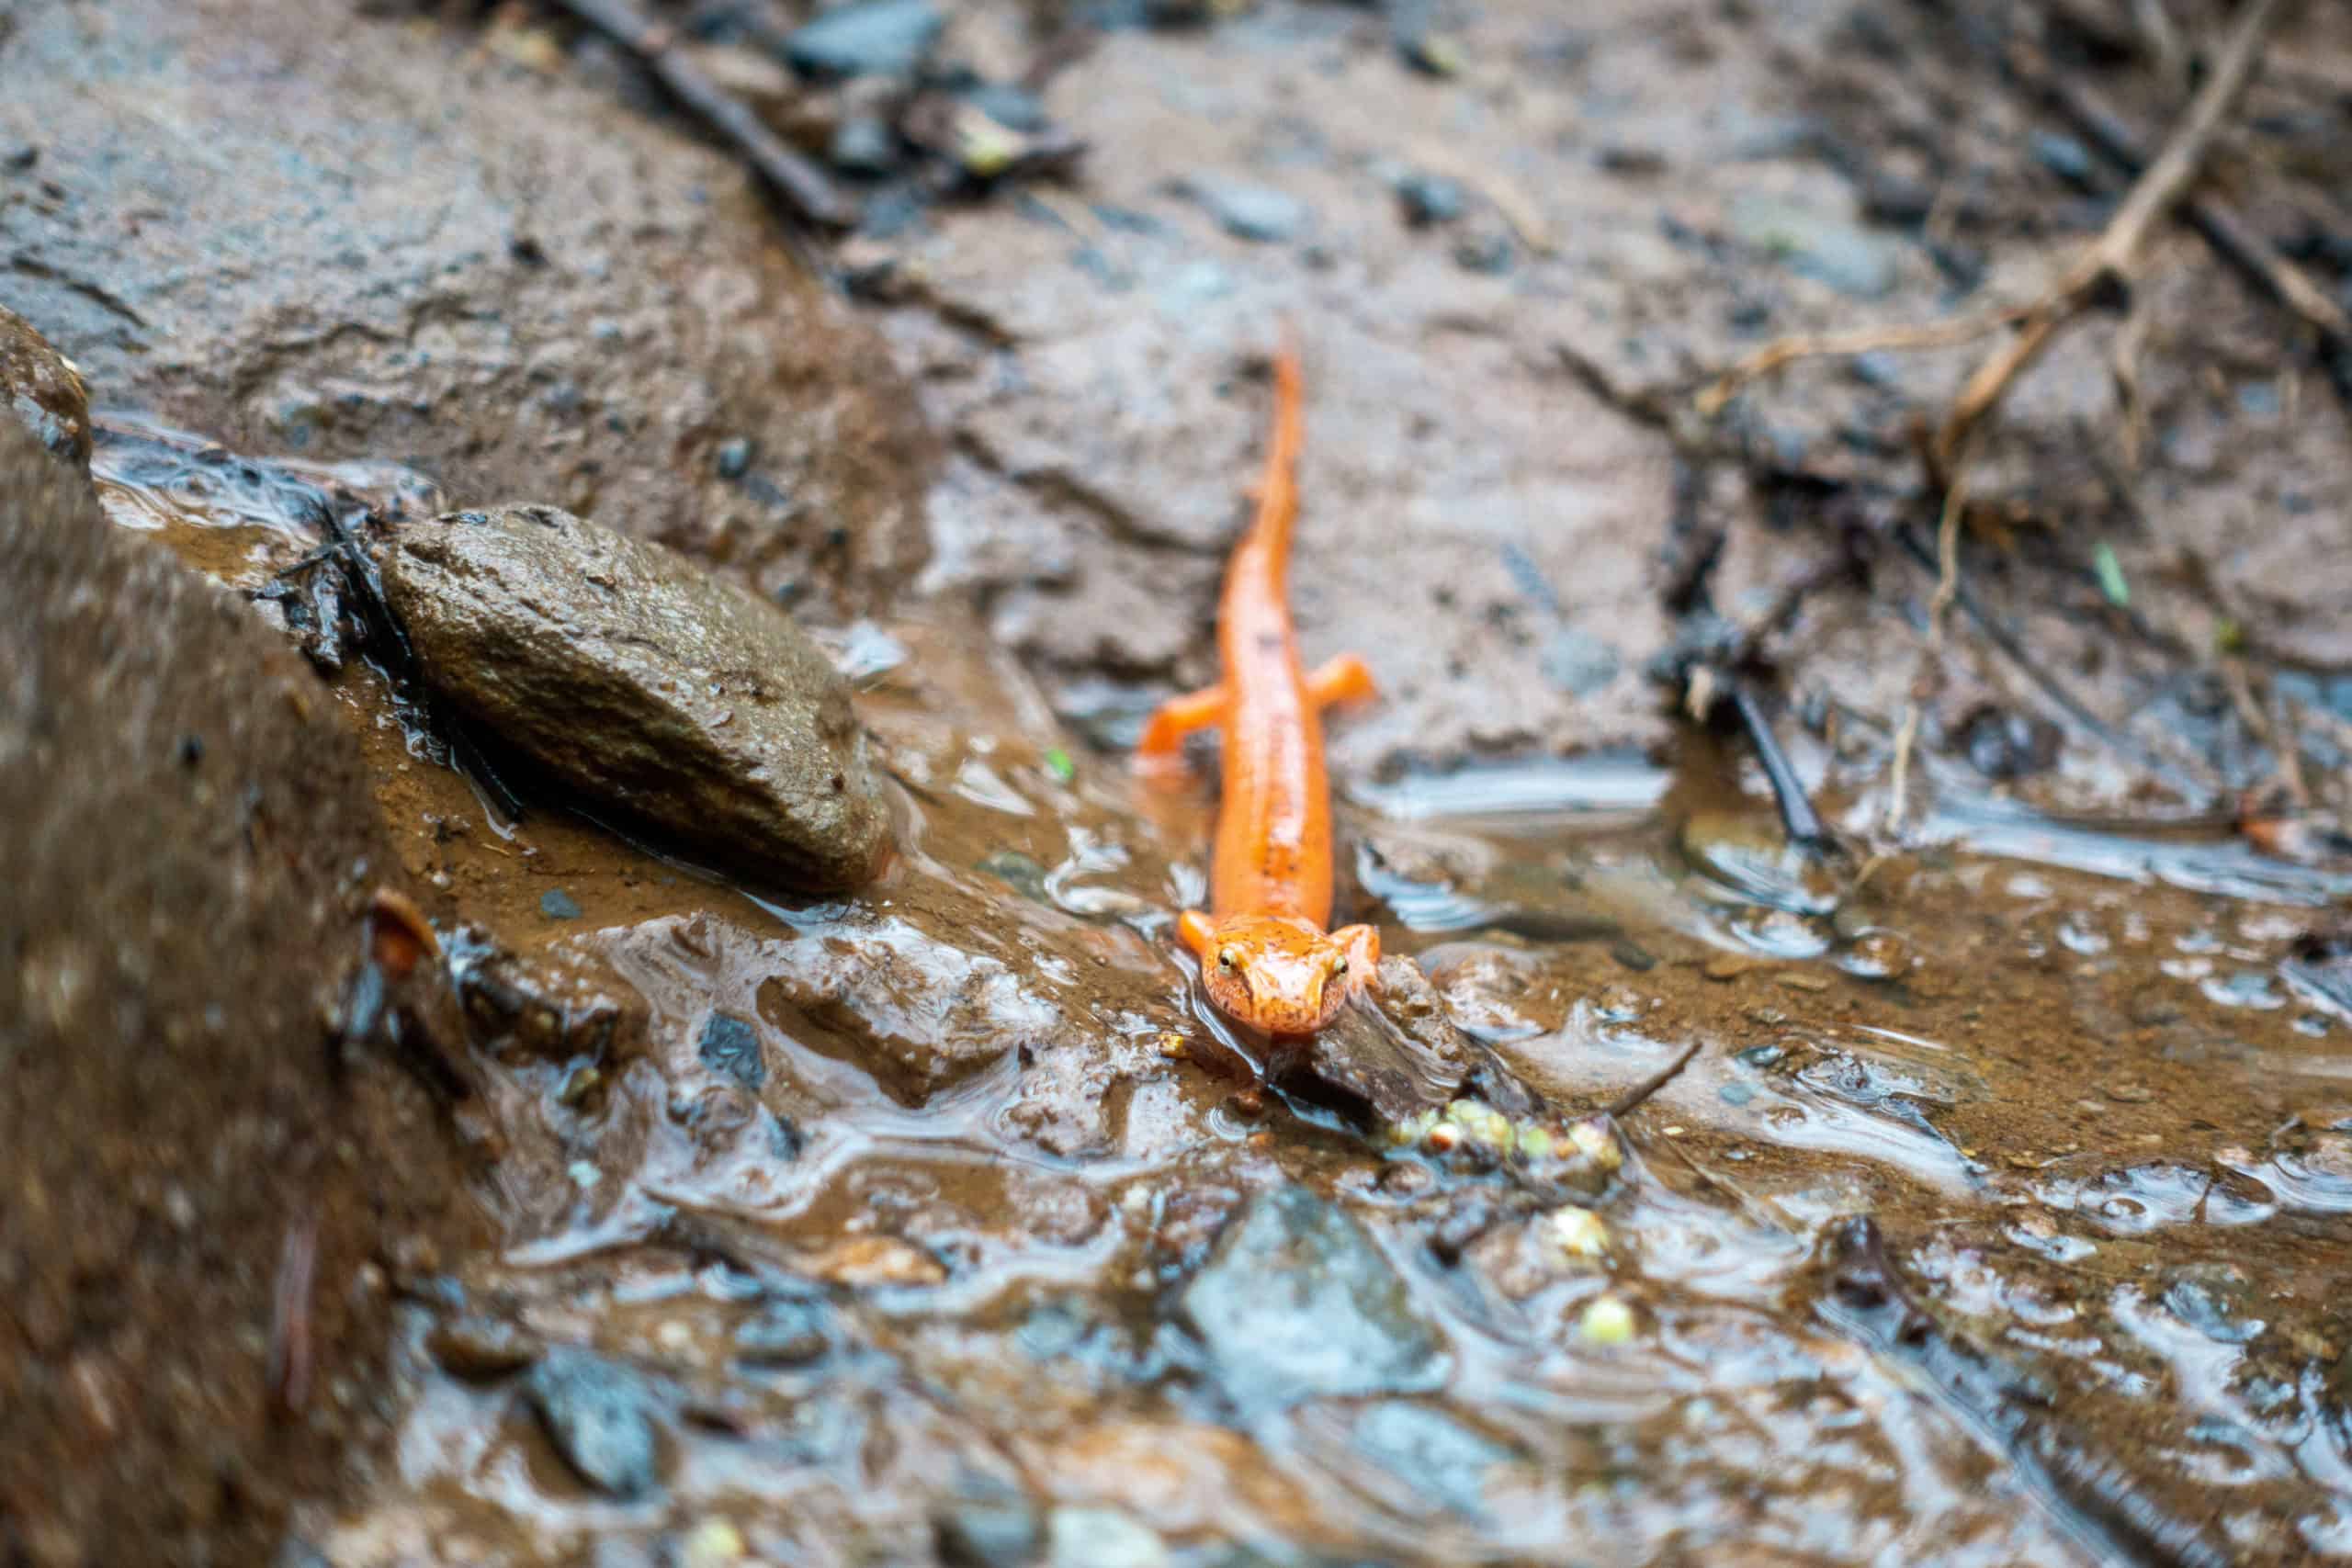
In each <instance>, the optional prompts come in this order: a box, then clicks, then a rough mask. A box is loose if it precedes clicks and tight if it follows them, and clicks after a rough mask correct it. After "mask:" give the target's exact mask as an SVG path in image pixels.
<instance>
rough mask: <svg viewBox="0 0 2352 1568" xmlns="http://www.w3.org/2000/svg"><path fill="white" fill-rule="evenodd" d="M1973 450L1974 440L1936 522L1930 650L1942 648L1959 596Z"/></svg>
mask: <svg viewBox="0 0 2352 1568" xmlns="http://www.w3.org/2000/svg"><path fill="white" fill-rule="evenodd" d="M1974 450H1975V443H1974V442H1973V440H1972V441H1971V442H1970V443H1969V446H1968V450H1967V451H1963V452H1962V453H1961V454H1960V461H1959V463H1958V464H1957V465H1956V466H1955V467H1954V468H1952V469H1951V482H1950V483H1949V484H1947V485H1946V486H1945V487H1944V506H1943V514H1942V516H1940V517H1939V518H1938V519H1937V520H1936V594H1935V597H1934V598H1932V599H1930V600H1928V647H1929V648H1930V649H1933V648H1937V647H1940V646H1941V645H1942V643H1943V638H1944V616H1945V614H1946V613H1947V612H1948V611H1950V610H1951V602H1952V600H1953V599H1954V598H1955V597H1956V596H1957V595H1958V594H1959V592H1960V525H1961V520H1962V518H1963V517H1965V516H1966V515H1967V513H1968V458H1969V457H1970V455H1971V454H1972V453H1973V451H1974Z"/></svg>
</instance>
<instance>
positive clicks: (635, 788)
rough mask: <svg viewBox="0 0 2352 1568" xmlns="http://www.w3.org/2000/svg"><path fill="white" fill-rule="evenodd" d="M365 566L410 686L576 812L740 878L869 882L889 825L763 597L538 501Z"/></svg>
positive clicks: (840, 726)
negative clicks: (446, 706)
mask: <svg viewBox="0 0 2352 1568" xmlns="http://www.w3.org/2000/svg"><path fill="white" fill-rule="evenodd" d="M378 561H379V565H380V567H381V569H382V573H383V581H384V590H385V594H386V597H387V598H388V599H389V600H390V603H391V605H392V608H393V610H394V612H395V613H396V614H398V615H399V616H400V617H401V622H402V624H403V625H404V626H406V628H407V631H408V636H409V639H410V641H411V643H412V644H413V647H414V649H415V651H416V655H417V658H418V660H419V661H420V663H421V665H422V667H423V670H424V676H425V679H426V680H427V681H428V682H431V683H432V685H433V686H434V687H435V689H436V690H437V691H439V692H440V693H441V694H443V695H445V696H446V697H447V699H448V701H449V702H450V703H451V704H452V705H454V706H455V707H456V708H457V709H458V711H459V712H461V713H463V714H464V715H466V716H469V717H470V718H471V719H473V720H475V721H476V722H478V723H479V724H480V725H481V727H482V728H483V730H484V731H485V732H486V733H488V734H490V735H492V736H495V737H496V738H497V739H498V740H499V741H500V742H501V743H502V744H503V745H505V746H508V747H511V748H513V749H514V750H517V751H519V752H521V753H522V754H523V755H524V756H526V758H528V759H529V760H530V761H532V762H534V763H536V764H537V766H538V767H539V768H540V769H542V770H543V771H544V772H545V773H547V774H548V775H549V776H550V777H551V778H553V779H554V780H555V781H556V782H558V783H560V784H564V785H567V786H569V787H571V788H572V789H576V790H578V791H580V792H581V793H582V795H584V796H585V797H587V803H588V804H589V806H590V807H591V808H592V810H597V809H601V810H605V811H609V812H611V813H613V814H615V815H616V816H619V817H625V818H628V820H629V821H631V822H632V823H635V824H638V825H640V826H642V827H643V828H645V829H649V830H650V831H651V832H653V833H655V834H658V835H660V836H662V837H663V838H665V839H668V840H672V841H673V842H675V843H676V844H678V845H679V846H681V847H682V848H685V849H687V850H690V851H693V852H699V853H701V854H702V855H704V856H706V857H707V858H708V859H709V860H710V861H711V862H712V863H713V864H714V866H715V867H716V868H717V869H718V870H721V871H727V872H731V873H737V874H742V875H745V876H747V877H750V878H752V879H753V880H757V881H764V882H775V883H779V884H783V885H785V886H791V887H795V888H798V889H802V890H805V891H809V892H829V891H834V890H838V889H841V888H845V887H850V886H855V885H856V884H858V883H860V882H863V881H865V879H866V878H867V877H868V876H870V875H871V874H873V872H874V871H875V869H876V866H877V864H878V863H879V860H880V857H881V855H882V853H883V851H884V849H885V845H886V843H887V840H888V831H889V819H888V811H887V810H886V808H885V807H884V805H883V801H882V796H881V795H880V792H879V791H878V789H877V788H876V784H875V780H874V775H873V770H872V768H871V767H870V765H869V763H868V761H867V756H866V741H865V732H864V731H863V730H862V729H861V728H859V726H858V723H857V716H856V715H855V714H854V712H853V711H852V709H851V707H850V700H849V688H848V686H847V684H846V683H845V682H842V679H841V677H840V676H839V675H838V674H836V673H835V672H834V671H833V668H832V666H831V664H830V663H828V662H827V661H826V660H825V657H824V655H823V654H821V653H820V652H819V651H818V650H817V649H816V648H815V646H814V645H812V644H811V643H810V642H809V640H808V638H807V637H804V636H803V635H802V634H801V632H800V629H799V628H798V627H797V626H794V625H793V624H792V622H791V621H790V620H789V619H788V618H787V617H786V616H785V615H783V613H782V612H780V611H778V610H777V609H775V607H774V606H773V605H770V604H763V603H762V602H761V601H759V600H757V599H755V598H753V597H752V596H751V595H750V594H749V593H746V592H742V591H741V590H740V589H737V588H734V587H732V586H731V585H729V584H725V583H721V582H719V581H716V580H715V579H713V578H711V577H709V576H707V575H706V574H705V573H704V572H703V571H702V570H701V569H699V568H698V567H696V566H695V565H694V564H693V563H691V562H689V561H687V560H685V559H684V558H682V557H680V556H677V555H675V554H673V553H672V552H671V551H669V550H667V549H665V548H663V547H661V546H659V545H652V544H647V543H643V542H641V541H639V540H636V539H630V538H627V537H624V536H621V535H618V534H615V533H612V532H611V531H609V530H607V529H605V528H601V527H598V526H597V525H594V524H593V523H588V522H585V521H582V519H580V518H577V517H574V516H572V515H571V513H566V512H560V511H558V510H556V509H555V508H553V507H547V506H517V507H503V508H500V509H498V510H496V511H492V512H458V513H449V514H447V515H445V516H442V517H438V518H435V519H433V520H432V521H430V522H426V523H420V524H414V525H408V526H405V527H402V528H401V529H399V530H397V531H396V532H394V533H393V534H392V535H391V536H390V540H389V542H388V543H387V544H385V545H384V546H382V547H379V550H378Z"/></svg>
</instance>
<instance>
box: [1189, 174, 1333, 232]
mask: <svg viewBox="0 0 2352 1568" xmlns="http://www.w3.org/2000/svg"><path fill="white" fill-rule="evenodd" d="M1185 189H1186V190H1188V191H1189V192H1191V193H1192V197H1193V200H1195V201H1197V202H1199V203H1200V204H1201V205H1202V206H1203V207H1205V208H1207V209H1209V211H1210V213H1211V214H1212V215H1214V216H1215V217H1216V220H1217V223H1218V225H1219V226H1220V227H1221V228H1223V229H1224V230H1225V231H1226V232H1227V233H1228V234H1231V235H1232V236H1233V237H1234V238H1236V239H1238V240H1250V241H1254V242H1256V243H1261V244H1280V243H1283V241H1285V240H1290V239H1295V238H1296V237H1297V234H1298V231H1300V230H1301V229H1303V228H1305V227H1306V204H1305V203H1304V202H1302V201H1300V200H1299V199H1298V198H1297V197H1295V196H1292V195H1290V194H1288V193H1287V192H1284V191H1279V190H1274V189H1272V188H1271V187H1269V186H1253V185H1245V184H1243V183H1241V182H1239V181H1238V180H1224V179H1209V178H1200V179H1193V180H1190V181H1188V182H1186V185H1185Z"/></svg>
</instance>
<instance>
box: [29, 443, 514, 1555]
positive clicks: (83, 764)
mask: <svg viewBox="0 0 2352 1568" xmlns="http://www.w3.org/2000/svg"><path fill="white" fill-rule="evenodd" d="M0 581H6V582H7V583H8V585H9V593H8V598H9V603H10V605H11V612H10V614H9V615H8V616H7V618H6V626H5V627H0V735H6V736H7V737H8V738H9V739H8V741H7V743H6V745H5V746H0V820H5V821H6V823H7V830H6V832H5V833H0V958H5V962H0V1300H5V1302H6V1308H5V1310H0V1426H5V1427H6V1430H7V1432H8V1441H7V1443H6V1450H5V1452H0V1557H6V1558H7V1559H8V1560H9V1561H11V1562H32V1563H38V1564H42V1565H51V1564H57V1565H62V1564H85V1563H86V1564H98V1563H107V1562H164V1561H170V1562H191V1563H194V1562H254V1561H258V1560H259V1559H260V1558H261V1556H262V1555H263V1554H264V1553H265V1552H266V1551H268V1550H269V1549H270V1548H271V1546H272V1545H273V1544H274V1541H275V1538H276V1532H277V1529H278V1520H279V1519H280V1518H281V1517H282V1516H283V1514H284V1511H285V1508H286V1506H287V1501H288V1497H289V1496H291V1495H317V1494H320V1493H322V1492H323V1491H327V1490H330V1489H332V1487H333V1486H334V1483H335V1481H336V1478H337V1476H338V1475H339V1473H340V1467H341V1463H342V1456H343V1455H344V1453H345V1450H347V1449H348V1448H350V1447H351V1446H352V1445H355V1444H361V1443H365V1442H368V1441H370V1440H372V1439H374V1438H378V1437H380V1436H381V1435H382V1432H383V1430H384V1427H383V1412H382V1407H381V1405H380V1403H379V1400H378V1398H377V1395H376V1393H375V1390H374V1387H373V1382H374V1380H375V1379H376V1378H377V1377H378V1376H379V1370H380V1368H381V1366H382V1364H383V1361H382V1357H383V1352H384V1348H385V1341H386V1336H387V1333H388V1329H389V1326H390V1318H391V1311H392V1303H391V1300H390V1294H389V1283H390V1278H391V1275H392V1273H393V1272H395V1271H400V1270H401V1269H406V1268H413V1267H414V1266H415V1265H416V1264H417V1263H419V1262H429V1261H430V1260H431V1259H433V1258H435V1257H438V1256H446V1255H447V1253H448V1252H449V1251H450V1250H452V1249H453V1248H454V1247H457V1246H458V1245H459V1244H461V1243H463V1242H464V1241H465V1240H466V1239H467V1238H469V1236H471V1235H473V1232H474V1228H475V1225H476V1224H477V1221H476V1219H475V1217H474V1216H473V1213H472V1211H471V1205H470V1201H469V1200H467V1199H465V1198H464V1197H463V1196H462V1194H461V1192H460V1190H459V1186H458V1166H457V1163H456V1152H455V1149H454V1147H453V1145H452V1141H451V1138H450V1135H449V1131H448V1127H447V1118H446V1116H444V1115H443V1114H442V1113H441V1112H440V1111H439V1110H438V1109H437V1108H436V1107H435V1104H434V1103H433V1101H432V1100H431V1099H430V1098H429V1097H428V1096H427V1095H426V1094H425V1093H424V1091H423V1090H422V1089H420V1088H419V1086H418V1085H417V1084H416V1083H415V1082H414V1081H413V1080H412V1079H411V1078H410V1077H409V1076H408V1075H407V1074H406V1073H405V1072H403V1071H401V1070H399V1069H397V1068H394V1067H392V1066H388V1065H387V1064H386V1063H385V1062H383V1061H382V1060H380V1059H379V1056H378V1055H376V1054H375V1053H374V1052H372V1051H370V1050H368V1049H366V1048H364V1043H363V1042H360V1041H346V1040H344V1039H342V1038H340V1030H341V1028H342V1025H343V1023H344V1021H345V1020H346V1007H345V994H344V992H343V990H342V987H341V982H342V980H343V979H344V977H345V976H348V975H351V974H352V973H353V972H354V971H355V970H356V969H358V968H359V966H360V965H361V963H362V960H363V957H364V956H365V953H366V941H367V939H366V936H365V931H364V926H363V921H362V912H363V910H364V909H365V908H366V907H367V904H368V898H369V897H370V895H371V893H372V892H373V891H374V890H375V889H376V888H377V887H378V886H379V884H382V883H390V884H392V885H395V886H397V884H398V883H399V882H400V881H401V874H400V871H399V867H398V864H397V861H396V858H395V857H394V855H393V854H392V852H391V849H390V844H389V843H388V841H387V840H386V839H385V836H384V833H383V828H382V824H381V822H380V820H379V818H378V816H377V812H376V808H375V806H374V804H373V802H372V800H371V799H370V798H369V795H368V786H367V782H366V779H365V777H364V775H363V774H362V773H361V771H360V767H359V763H358V757H357V753H356V750H355V748H354V746H353V745H352V742H351V739H350V737H349V736H348V734H346V733H345V730H344V729H343V728H342V727H341V726H340V724H339V723H338V722H337V721H336V720H335V719H334V717H333V716H332V715H331V714H330V713H329V712H328V702H327V699H326V694H325V693H324V691H323V689H322V687H321V686H320V685H319V682H318V681H317V680H316V678H315V677H314V676H312V675H311V672H310V671H308V670H306V669H305V668H303V666H302V665H301V664H300V662H299V661H298V660H295V659H293V658H292V656H291V655H290V654H288V652H287V651H286V649H284V648H283V647H281V646H278V644H277V639H276V638H274V637H271V636H270V635H269V634H268V633H267V632H266V631H265V630H264V629H263V628H262V627H261V626H259V625H257V624H256V623H255V622H254V618H253V616H252V615H251V613H250V612H249V611H248V610H246V609H245V608H244V607H243V606H242V605H240V604H236V603H235V602H234V601H233V600H232V599H231V598H230V597H229V595H227V594H225V593H223V592H221V591H220V590H219V589H217V588H215V587H213V586H211V585H209V584H208V583H205V582H203V581H200V580H198V579H197V578H196V577H194V576H193V575H191V574H189V573H187V571H186V570H184V569H183V568H182V567H181V566H180V565H179V564H178V563H176V562H175V560H173V559H172V558H171V557H170V556H169V555H168V554H167V553H165V552H164V551H163V550H161V549H159V548H156V547H153V546H152V545H149V544H146V543H144V542H141V541H139V540H136V539H134V538H132V537H130V536H127V535H125V534H123V533H122V532H121V531H119V530H118V529H115V528H113V527H111V526H110V525H108V524H107V520H106V519H105V517H104V516H102V515H101V514H100V513H99V511H98V508H97V506H96V502H94V500H93V498H92V496H91V493H90V490H89V486H88V483H87V481H86V480H85V479H83V478H82V477H81V476H79V475H77V474H74V473H71V472H70V471H69V470H67V469H66V468H64V467H63V466H62V465H61V464H58V463H56V462H54V461H53V460H52V459H51V456H50V455H49V453H48V452H47V451H46V450H45V448H44V447H43V446H40V444H38V443H37V442H36V441H35V440H34V439H33V438H32V437H31V436H29V435H28V434H26V433H24V432H23V431H20V430H18V429H16V428H14V427H13V426H9V425H7V424H6V422H0ZM395 1259H398V1260H404V1262H393V1261H390V1260H395Z"/></svg>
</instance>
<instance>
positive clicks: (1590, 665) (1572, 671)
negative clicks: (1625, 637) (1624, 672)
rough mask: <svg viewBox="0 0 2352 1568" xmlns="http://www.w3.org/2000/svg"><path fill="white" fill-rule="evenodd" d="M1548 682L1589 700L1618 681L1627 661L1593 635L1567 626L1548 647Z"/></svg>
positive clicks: (1561, 629) (1545, 650) (1544, 657)
mask: <svg viewBox="0 0 2352 1568" xmlns="http://www.w3.org/2000/svg"><path fill="white" fill-rule="evenodd" d="M1541 662H1542V664H1543V667H1544V679H1545V680H1547V681H1549V682H1552V683H1553V684H1554V685H1555V686H1557V687H1559V688H1560V689H1561V690H1562V691H1564V692H1567V693H1570V694H1573V695H1576V696H1579V697H1589V696H1590V695H1591V694H1593V693H1595V692H1598V691H1600V689H1601V688H1602V687H1604V686H1606V685H1608V684H1609V682H1611V681H1614V680H1615V679H1617V671H1619V670H1620V669H1622V668H1623V660H1620V659H1619V658H1618V656H1617V650H1616V649H1614V648H1612V647H1611V646H1610V645H1609V644H1608V643H1606V642H1603V641H1602V640H1601V639H1600V638H1599V637H1595V636H1593V635H1592V634H1591V633H1590V632H1586V631H1578V630H1577V629H1576V628H1575V627H1574V626H1563V627H1561V628H1560V629H1559V630H1558V631H1555V632H1554V633H1553V634H1552V637H1551V639H1550V640H1549V641H1547V642H1546V643H1544V654H1543V658H1542V660H1541Z"/></svg>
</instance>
